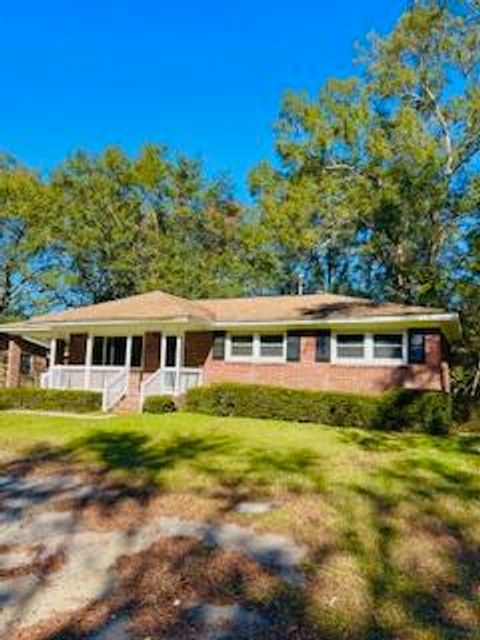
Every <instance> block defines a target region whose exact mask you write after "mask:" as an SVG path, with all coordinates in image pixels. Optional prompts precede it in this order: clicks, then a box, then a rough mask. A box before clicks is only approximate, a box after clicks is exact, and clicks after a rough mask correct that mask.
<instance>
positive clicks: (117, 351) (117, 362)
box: [92, 336, 143, 367]
mask: <svg viewBox="0 0 480 640" xmlns="http://www.w3.org/2000/svg"><path fill="white" fill-rule="evenodd" d="M142 349H143V338H142V337H141V336H133V338H132V356H131V359H130V364H131V366H132V367H140V366H141V364H142ZM126 357H127V338H126V337H125V336H114V337H108V338H107V337H103V336H95V337H94V339H93V352H92V364H93V365H94V366H103V365H107V366H112V365H113V366H121V367H123V366H124V365H125V359H126Z"/></svg>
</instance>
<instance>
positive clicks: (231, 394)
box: [185, 383, 451, 433]
mask: <svg viewBox="0 0 480 640" xmlns="http://www.w3.org/2000/svg"><path fill="white" fill-rule="evenodd" d="M185 408H186V409H187V410H188V411H194V412H195V411H196V412H198V413H207V414H211V415H220V416H244V417H250V418H271V419H276V420H295V421H297V422H318V423H322V424H328V425H333V426H349V427H367V428H380V429H391V428H394V429H413V430H418V431H425V432H428V433H445V432H446V431H447V430H448V427H449V425H450V422H451V402H450V397H449V396H448V395H446V394H443V393H440V392H436V391H431V392H428V391H424V392H421V391H415V390H409V389H396V390H393V391H390V392H388V393H386V394H384V395H383V396H368V395H360V394H355V393H343V392H331V391H302V390H296V389H286V388H283V387H271V386H267V385H248V384H237V383H220V384H213V385H210V386H207V387H196V388H195V389H190V390H189V391H188V392H187V395H186V400H185Z"/></svg>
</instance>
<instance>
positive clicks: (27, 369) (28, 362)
mask: <svg viewBox="0 0 480 640" xmlns="http://www.w3.org/2000/svg"><path fill="white" fill-rule="evenodd" d="M20 373H21V374H22V376H29V375H30V374H31V373H32V356H31V355H30V354H29V353H21V354H20Z"/></svg>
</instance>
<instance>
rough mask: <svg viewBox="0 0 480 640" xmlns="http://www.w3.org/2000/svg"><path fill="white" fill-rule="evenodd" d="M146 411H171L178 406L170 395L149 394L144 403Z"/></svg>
mask: <svg viewBox="0 0 480 640" xmlns="http://www.w3.org/2000/svg"><path fill="white" fill-rule="evenodd" d="M143 410H144V412H145V413H171V412H172V411H176V410H177V407H176V405H175V402H174V400H173V399H172V398H171V397H170V396H147V397H146V398H145V402H144V403H143Z"/></svg>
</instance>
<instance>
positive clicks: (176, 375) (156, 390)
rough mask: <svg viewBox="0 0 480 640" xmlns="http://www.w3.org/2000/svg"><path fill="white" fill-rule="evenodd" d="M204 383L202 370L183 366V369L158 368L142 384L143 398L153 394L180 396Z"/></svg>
mask: <svg viewBox="0 0 480 640" xmlns="http://www.w3.org/2000/svg"><path fill="white" fill-rule="evenodd" d="M201 384H202V370H201V369H191V368H187V367H182V368H181V369H157V371H155V373H153V374H152V375H151V376H150V377H149V378H147V379H146V380H145V381H144V382H143V383H142V386H141V398H142V404H143V399H144V398H145V397H146V396H152V395H171V396H179V395H182V394H183V393H185V392H186V391H188V389H191V388H192V387H198V386H199V385H201Z"/></svg>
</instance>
